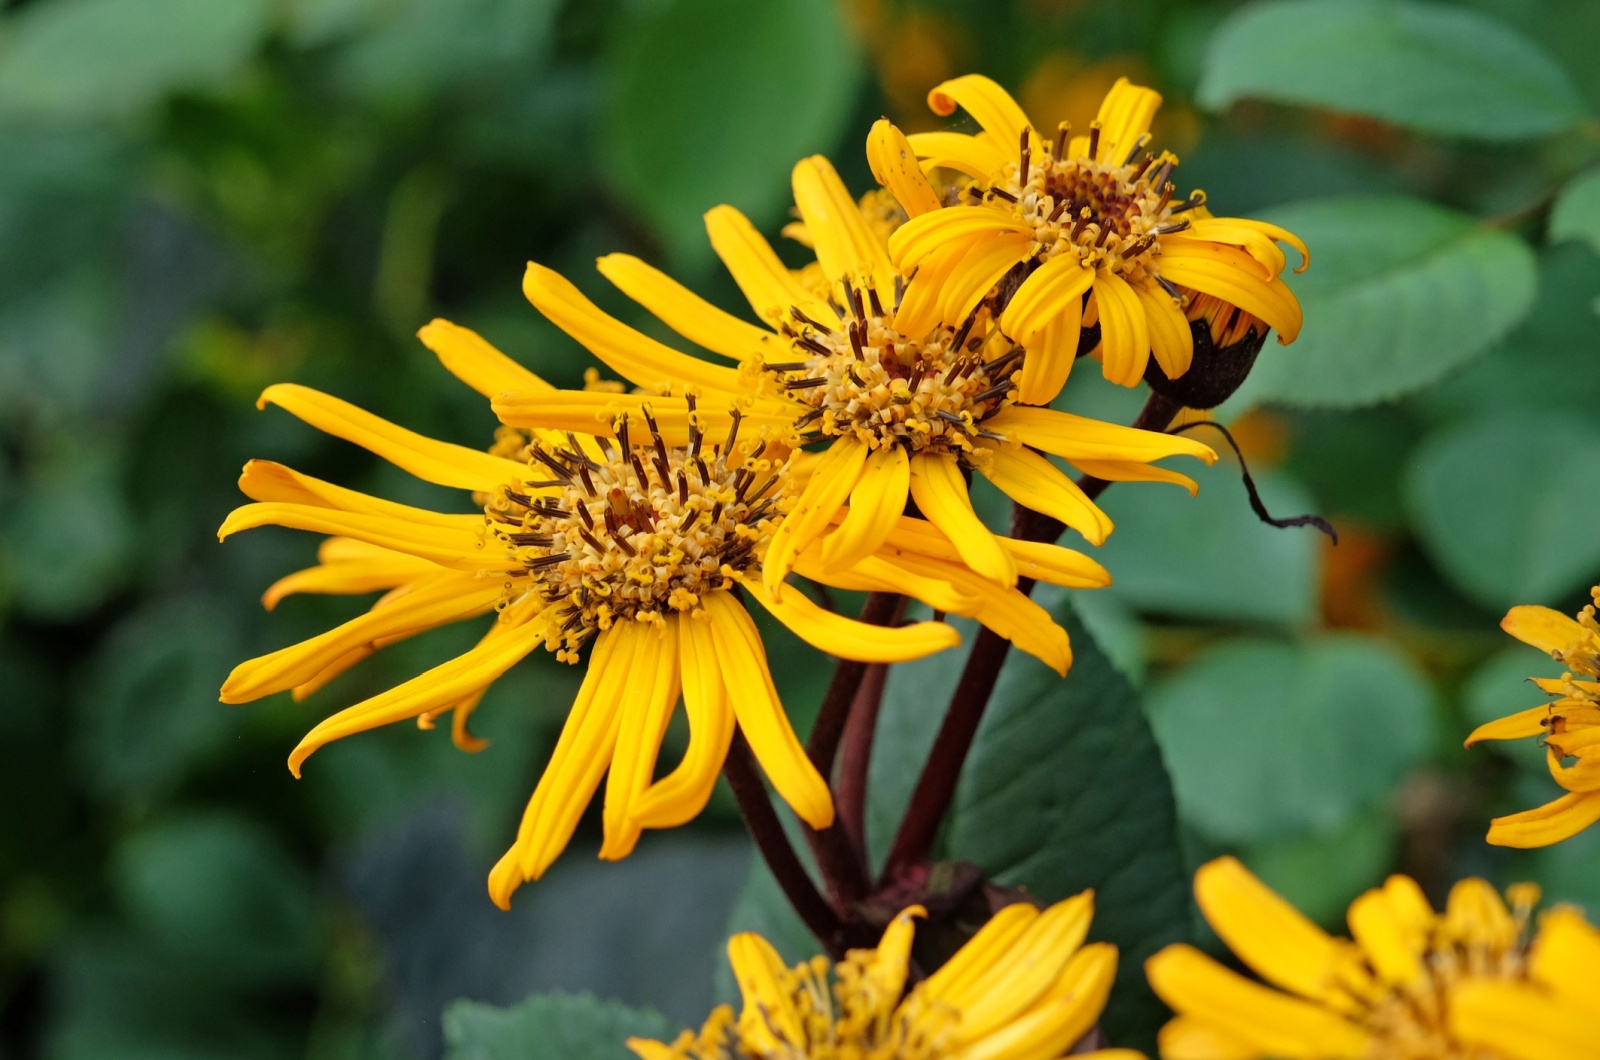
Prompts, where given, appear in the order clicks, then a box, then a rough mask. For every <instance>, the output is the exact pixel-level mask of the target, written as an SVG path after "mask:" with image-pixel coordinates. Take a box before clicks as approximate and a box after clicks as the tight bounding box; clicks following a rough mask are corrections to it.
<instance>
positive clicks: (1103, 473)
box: [1069, 460, 1200, 497]
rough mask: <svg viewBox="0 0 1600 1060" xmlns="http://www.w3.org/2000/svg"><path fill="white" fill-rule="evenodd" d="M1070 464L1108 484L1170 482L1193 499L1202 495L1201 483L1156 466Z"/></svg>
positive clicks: (1113, 462)
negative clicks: (1185, 491)
mask: <svg viewBox="0 0 1600 1060" xmlns="http://www.w3.org/2000/svg"><path fill="white" fill-rule="evenodd" d="M1069 463H1071V464H1072V466H1073V467H1075V468H1077V469H1078V470H1079V471H1081V472H1083V473H1084V474H1085V475H1089V476H1092V477H1094V478H1098V479H1104V480H1105V481H1106V482H1170V483H1172V484H1173V485H1174V486H1182V487H1183V488H1184V489H1186V490H1188V491H1189V496H1191V497H1195V496H1198V495H1199V494H1200V483H1198V482H1196V481H1195V480H1194V479H1192V478H1190V477H1189V476H1188V475H1184V474H1180V473H1179V472H1177V471H1171V470H1168V469H1167V468H1164V467H1160V466H1158V465H1156V464H1141V463H1139V462H1137V461H1133V460H1072V461H1069Z"/></svg>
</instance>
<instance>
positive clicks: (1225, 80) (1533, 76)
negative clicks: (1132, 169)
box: [1197, 0, 1584, 140]
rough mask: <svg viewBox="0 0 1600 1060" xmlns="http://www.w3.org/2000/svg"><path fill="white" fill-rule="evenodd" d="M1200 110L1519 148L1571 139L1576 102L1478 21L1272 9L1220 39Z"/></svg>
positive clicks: (1554, 78) (1412, 8)
mask: <svg viewBox="0 0 1600 1060" xmlns="http://www.w3.org/2000/svg"><path fill="white" fill-rule="evenodd" d="M1197 95H1198V98H1199V100H1200V102H1201V104H1202V105H1204V106H1207V107H1212V108H1219V107H1225V106H1227V105H1228V104H1230V103H1232V102H1234V101H1235V100H1239V99H1268V100H1273V101H1276V102H1280V103H1299V104H1305V105H1308V106H1315V107H1325V108H1328V109H1330V110H1336V111H1343V112H1346V113H1350V114H1363V115H1367V116H1369V117H1373V118H1380V119H1382V120H1384V121H1388V122H1393V123H1395V124H1398V125H1404V126H1408V127H1410V128H1413V129H1418V130H1421V131H1422V132H1428V133H1438V134H1441V135H1445V136H1462V137H1467V138H1471V139H1481V140H1523V139H1530V138H1533V137H1539V136H1546V135H1549V134H1550V133H1556V132H1560V131H1561V130H1563V129H1567V128H1571V127H1572V126H1573V125H1575V124H1577V123H1578V122H1579V121H1581V120H1582V119H1583V117H1584V107H1583V102H1582V100H1581V99H1580V98H1579V96H1578V92H1577V89H1576V88H1574V87H1573V85H1572V82H1571V80H1570V79H1569V78H1568V77H1567V75H1566V73H1565V71H1563V70H1562V68H1561V67H1560V66H1559V65H1557V64H1556V62H1555V61H1554V60H1553V59H1551V58H1550V57H1549V56H1548V55H1546V54H1545V53H1544V52H1543V51H1542V50H1541V49H1540V48H1539V47H1538V46H1537V45H1535V44H1533V43H1532V42H1531V41H1529V40H1527V39H1526V38H1524V37H1522V36H1520V35H1519V34H1517V33H1515V32H1513V31H1512V30H1510V29H1508V28H1506V27H1505V26H1503V25H1500V24H1499V23H1497V22H1495V21H1493V20H1492V19H1489V18H1487V17H1485V16H1483V15H1480V14H1477V13H1475V12H1471V11H1463V10H1461V9H1460V8H1457V7H1454V6H1447V5H1445V4H1437V3H1419V2H1415V0H1275V2H1270V3H1260V4H1254V5H1251V6H1249V7H1246V8H1243V9H1242V10H1240V11H1239V12H1238V13H1237V14H1235V15H1234V16H1233V17H1232V18H1231V19H1229V20H1228V21H1227V22H1226V23H1224V24H1223V26H1222V27H1221V28H1220V29H1219V30H1218V31H1217V34H1216V36H1214V37H1213V38H1212V40H1211V46H1210V49H1209V52H1208V53H1207V56H1206V61H1205V71H1204V74H1203V76H1202V78H1201V81H1200V87H1199V90H1198V93H1197Z"/></svg>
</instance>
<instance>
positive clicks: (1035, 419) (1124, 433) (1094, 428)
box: [984, 405, 1217, 464]
mask: <svg viewBox="0 0 1600 1060" xmlns="http://www.w3.org/2000/svg"><path fill="white" fill-rule="evenodd" d="M984 426H986V427H988V428H989V429H990V430H992V431H996V432H998V433H1001V434H1008V435H1011V436H1012V437H1014V438H1016V439H1017V440H1018V441H1020V442H1022V443H1023V444H1024V445H1028V446H1032V447H1033V448H1035V449H1041V450H1043V451H1044V452H1046V453H1051V454H1053V455H1055V456H1059V457H1063V458H1065V459H1067V460H1073V461H1076V460H1137V461H1150V460H1160V459H1161V458H1162V457H1167V456H1192V457H1196V458H1198V459H1200V460H1204V461H1205V462H1206V463H1207V464H1214V463H1216V462H1217V454H1216V451H1215V450H1213V449H1212V448H1211V447H1210V446H1209V445H1206V444H1204V443H1203V442H1198V441H1196V440H1194V439H1193V438H1190V437H1188V436H1187V435H1182V434H1166V433H1163V432H1161V431H1145V430H1140V429H1138V428H1136V427H1123V426H1120V425H1118V424H1114V423H1104V422H1102V421H1100V420H1093V419H1089V418H1088V417H1085V416H1074V415H1072V414H1071V413H1070V412H1057V411H1056V410H1055V409H1036V408H1024V407H1021V406H1018V405H1012V406H1011V407H1009V408H1006V409H1004V410H1002V411H1001V412H999V413H998V414H996V415H995V416H993V417H991V418H990V419H989V421H988V422H987V423H985V424H984Z"/></svg>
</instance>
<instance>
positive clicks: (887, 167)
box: [867, 118, 939, 217]
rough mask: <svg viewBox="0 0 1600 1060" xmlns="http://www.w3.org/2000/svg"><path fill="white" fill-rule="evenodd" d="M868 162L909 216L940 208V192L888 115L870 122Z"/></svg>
mask: <svg viewBox="0 0 1600 1060" xmlns="http://www.w3.org/2000/svg"><path fill="white" fill-rule="evenodd" d="M867 165H869V166H871V167H872V176H873V178H874V179H875V180H877V182H878V183H879V184H881V185H883V186H884V187H886V188H888V189H889V192H890V194H892V195H893V196H894V198H895V201H896V202H898V203H899V204H900V208H901V209H903V210H904V211H905V212H906V215H907V216H908V217H918V216H920V215H922V214H925V213H927V212H928V211H929V210H937V209H938V208H939V194H938V192H936V191H934V190H933V185H932V184H929V183H928V178H927V176H926V175H925V174H924V173H923V172H922V167H921V166H920V165H918V164H917V152H916V151H915V150H914V149H913V148H912V146H911V144H910V142H908V141H907V140H906V137H905V133H902V132H901V131H900V130H899V129H898V128H896V127H895V125H894V123H893V122H891V121H890V120H889V119H888V118H879V119H878V120H877V121H876V122H873V124H872V131H871V132H869V133H868V134H867Z"/></svg>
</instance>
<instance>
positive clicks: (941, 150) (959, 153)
mask: <svg viewBox="0 0 1600 1060" xmlns="http://www.w3.org/2000/svg"><path fill="white" fill-rule="evenodd" d="M906 142H907V143H909V144H910V145H911V149H912V150H913V151H915V152H916V153H917V157H918V158H920V159H921V160H922V168H923V169H924V170H930V169H954V170H956V171H958V172H961V173H965V174H966V175H967V176H969V177H971V178H972V179H973V180H987V179H988V178H989V177H990V176H992V175H993V174H994V173H995V172H997V171H998V170H999V169H1000V167H1001V166H1003V165H1005V164H1006V163H1007V162H1008V161H1010V158H1009V156H1007V155H1006V153H1005V152H1004V151H1001V150H1000V149H999V148H997V147H996V146H995V145H994V144H992V143H990V142H989V141H988V140H986V139H985V140H980V139H978V138H977V137H976V136H968V135H967V134H966V133H955V132H923V133H912V134H911V135H910V136H907V137H906ZM1016 143H1017V151H1018V154H1019V156H1020V154H1021V150H1022V134H1021V133H1018V134H1017V140H1016Z"/></svg>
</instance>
